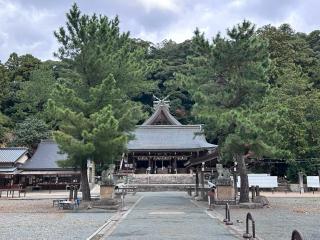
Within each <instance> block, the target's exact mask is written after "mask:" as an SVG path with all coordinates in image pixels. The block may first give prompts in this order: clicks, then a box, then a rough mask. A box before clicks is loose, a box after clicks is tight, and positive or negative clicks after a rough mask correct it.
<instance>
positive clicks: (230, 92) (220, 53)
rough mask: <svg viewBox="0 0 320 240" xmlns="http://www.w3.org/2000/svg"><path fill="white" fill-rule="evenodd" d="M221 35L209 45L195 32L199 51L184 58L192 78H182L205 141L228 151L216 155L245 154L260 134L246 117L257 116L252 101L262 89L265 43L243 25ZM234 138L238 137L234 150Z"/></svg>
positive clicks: (259, 97) (246, 24)
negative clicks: (192, 102) (190, 93)
mask: <svg viewBox="0 0 320 240" xmlns="http://www.w3.org/2000/svg"><path fill="white" fill-rule="evenodd" d="M227 34H228V37H229V38H228V39H227V38H222V37H221V36H220V35H217V36H216V37H215V38H214V39H213V42H212V43H211V44H210V43H208V42H206V40H205V38H204V35H203V34H200V33H199V32H198V31H196V32H195V36H194V39H193V42H194V44H195V49H198V50H199V52H198V56H197V57H194V58H191V59H190V64H191V66H192V68H193V69H194V70H193V74H191V75H189V76H188V77H186V78H185V79H184V80H185V84H186V85H187V86H189V89H190V91H192V93H193V96H194V100H195V102H196V104H195V106H194V114H195V115H196V116H197V117H198V118H199V119H200V121H201V122H204V123H206V130H207V133H208V136H209V138H210V139H211V140H213V141H216V142H218V143H219V145H220V146H221V149H224V148H225V149H228V151H222V153H227V152H228V153H231V155H232V153H237V154H238V153H239V152H238V150H239V148H241V149H242V150H241V151H242V154H246V153H247V152H248V151H251V150H253V149H251V148H250V146H251V147H252V148H253V146H255V145H256V144H254V142H255V141H256V142H257V143H258V142H261V140H260V139H259V136H260V135H259V132H261V130H260V129H259V128H258V126H257V125H256V124H255V123H254V121H253V120H254V119H256V117H255V118H253V117H252V116H254V115H256V114H257V109H256V108H257V100H258V101H259V100H260V99H261V98H262V97H263V96H264V94H265V92H266V89H267V78H266V71H267V69H268V63H269V58H268V52H267V45H266V43H265V42H264V41H262V40H261V39H260V38H258V36H257V34H256V33H255V30H254V26H253V25H252V24H251V23H249V22H246V21H244V22H243V23H242V24H241V25H238V26H236V27H234V28H232V29H230V30H228V31H227ZM228 138H230V139H228ZM236 138H240V139H242V140H241V141H238V146H237V147H235V146H234V144H235V141H234V140H233V139H236ZM225 144H226V145H225ZM228 144H231V145H232V146H234V147H230V146H231V145H230V146H227V145H228ZM232 149H234V151H231V150H232ZM236 149H237V150H236ZM255 149H258V148H256V147H255ZM256 154H258V153H257V152H256ZM259 154H261V153H259ZM224 156H227V154H224Z"/></svg>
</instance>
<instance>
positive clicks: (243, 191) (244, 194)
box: [236, 155, 249, 203]
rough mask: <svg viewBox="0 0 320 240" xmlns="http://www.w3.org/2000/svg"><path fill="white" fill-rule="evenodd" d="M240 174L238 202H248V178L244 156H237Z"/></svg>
mask: <svg viewBox="0 0 320 240" xmlns="http://www.w3.org/2000/svg"><path fill="white" fill-rule="evenodd" d="M236 158H237V162H238V168H239V175H240V200H239V202H241V203H243V202H249V179H248V173H247V167H246V164H245V157H244V156H240V155H239V156H237V157H236Z"/></svg>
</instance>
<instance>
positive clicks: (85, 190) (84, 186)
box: [81, 165, 91, 201]
mask: <svg viewBox="0 0 320 240" xmlns="http://www.w3.org/2000/svg"><path fill="white" fill-rule="evenodd" d="M81 190H82V200H83V201H90V200H91V196H90V187H89V181H88V175H87V165H85V166H83V167H82V168H81Z"/></svg>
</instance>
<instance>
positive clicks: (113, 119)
mask: <svg viewBox="0 0 320 240" xmlns="http://www.w3.org/2000/svg"><path fill="white" fill-rule="evenodd" d="M67 19H68V21H67V23H66V24H67V28H66V29H65V28H60V29H59V31H58V32H56V33H55V36H56V37H57V40H58V42H59V43H60V46H61V47H60V49H59V52H58V53H57V56H59V57H60V59H61V60H62V61H63V62H65V63H66V64H67V65H68V67H67V68H65V69H63V70H62V72H61V73H60V75H61V78H60V81H59V82H60V83H59V84H58V85H57V87H56V90H55V91H54V93H53V98H52V100H50V101H49V109H50V111H48V112H49V114H51V116H52V119H55V120H56V121H57V123H58V130H57V131H56V132H55V133H54V136H55V139H56V141H57V143H58V144H59V147H60V149H61V150H62V151H63V152H65V153H67V154H68V160H67V161H65V162H62V163H60V164H62V165H65V166H73V167H78V168H80V169H81V183H82V192H83V199H84V200H89V199H90V189H89V184H88V179H87V172H86V169H87V160H89V159H90V160H93V161H94V162H95V163H111V162H112V161H114V160H117V159H118V158H119V156H120V155H121V153H122V152H124V151H125V147H126V143H127V141H128V139H129V138H130V137H131V136H130V132H131V131H132V130H133V129H134V127H135V125H136V123H137V121H139V120H140V119H141V117H142V116H143V113H142V112H141V108H140V105H139V104H138V103H135V102H133V101H131V98H133V97H135V96H137V95H138V94H139V92H140V91H141V89H146V91H148V89H149V88H150V89H151V87H152V86H151V85H150V84H149V83H148V82H147V81H146V80H145V79H146V78H145V77H144V75H145V73H144V71H145V69H144V66H145V65H144V57H143V56H144V49H141V48H139V47H137V45H136V44H133V43H134V42H133V41H132V40H131V39H130V38H129V34H128V33H120V29H119V20H118V18H115V19H112V20H109V19H108V18H107V17H105V16H99V17H97V16H96V15H93V16H88V15H84V14H81V12H80V10H79V9H78V7H77V6H76V5H73V6H72V8H71V10H70V12H69V13H68V14H67Z"/></svg>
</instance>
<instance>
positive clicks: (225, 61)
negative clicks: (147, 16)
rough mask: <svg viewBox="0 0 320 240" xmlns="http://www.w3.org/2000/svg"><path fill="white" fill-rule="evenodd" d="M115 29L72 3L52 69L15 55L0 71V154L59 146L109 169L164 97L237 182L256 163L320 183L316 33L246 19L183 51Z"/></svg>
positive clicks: (78, 162) (78, 159)
mask: <svg viewBox="0 0 320 240" xmlns="http://www.w3.org/2000/svg"><path fill="white" fill-rule="evenodd" d="M119 21H120V20H119V19H118V18H114V19H110V18H108V17H106V16H98V15H92V16H89V15H85V14H82V13H81V12H80V10H79V9H78V7H77V6H76V5H74V6H73V7H72V8H71V10H70V12H69V13H68V14H67V22H66V26H62V27H61V28H60V29H56V31H55V37H56V39H57V42H58V44H59V47H60V48H59V49H58V51H57V52H56V53H54V54H55V56H56V60H54V61H51V60H50V61H49V60H48V61H41V60H40V59H38V58H37V56H32V55H31V54H25V55H21V56H18V55H17V54H16V53H12V54H11V55H10V57H9V59H8V60H7V61H5V62H3V63H1V64H0V145H1V146H27V147H29V148H30V149H31V151H33V150H34V149H35V148H36V146H37V144H38V143H39V142H40V140H41V139H44V138H49V137H54V138H55V139H56V141H57V142H58V143H59V145H60V146H62V150H63V151H65V152H67V153H68V154H69V156H70V161H69V162H68V163H67V164H71V165H74V166H81V167H82V168H83V169H84V167H85V166H84V165H85V164H86V163H85V161H86V159H87V158H91V159H95V160H96V161H97V162H98V163H104V162H109V161H111V160H114V159H117V158H118V157H119V154H121V152H123V151H124V148H125V144H126V142H127V141H128V139H130V138H131V137H132V136H130V135H128V134H127V133H128V132H130V131H131V130H132V129H134V126H135V125H136V124H139V123H141V121H142V120H143V119H145V117H146V116H147V115H148V114H150V113H151V108H152V95H153V94H154V95H156V96H157V97H165V96H167V95H169V96H170V100H171V102H170V104H171V111H172V113H173V114H174V115H175V116H176V117H177V119H178V120H180V121H181V122H182V123H184V124H192V123H203V124H205V126H206V128H205V131H206V135H207V138H208V140H209V142H212V143H216V144H218V145H219V146H220V155H221V158H222V159H223V160H225V161H234V160H236V161H237V162H238V164H239V166H240V168H242V169H243V173H242V174H245V172H246V167H245V166H246V161H253V160H252V159H261V158H269V159H278V160H281V161H285V162H287V163H289V164H290V167H289V169H288V174H289V176H290V172H291V173H292V172H293V173H296V172H297V171H301V170H302V171H304V172H306V173H307V174H317V168H318V166H319V162H320V161H319V159H320V30H316V29H315V30H314V31H313V32H310V33H302V32H296V31H295V30H294V29H293V28H292V27H291V26H289V25H288V24H285V23H284V24H282V25H281V26H279V27H276V26H271V25H267V26H263V27H261V28H257V27H256V26H255V25H254V23H250V22H248V21H244V22H242V23H238V24H237V23H235V26H230V28H229V29H228V30H227V31H226V32H224V30H223V29H221V30H222V33H221V34H217V35H216V36H207V35H206V33H202V32H200V31H199V30H195V32H194V36H193V38H192V39H188V40H186V41H184V42H182V43H176V42H174V41H172V40H164V41H163V42H161V43H159V44H155V43H151V42H147V41H144V40H143V39H135V38H133V37H131V36H130V34H129V33H128V32H123V31H122V30H121V29H120V28H119ZM52 30H54V29H52ZM105 156H108V157H105Z"/></svg>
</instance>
